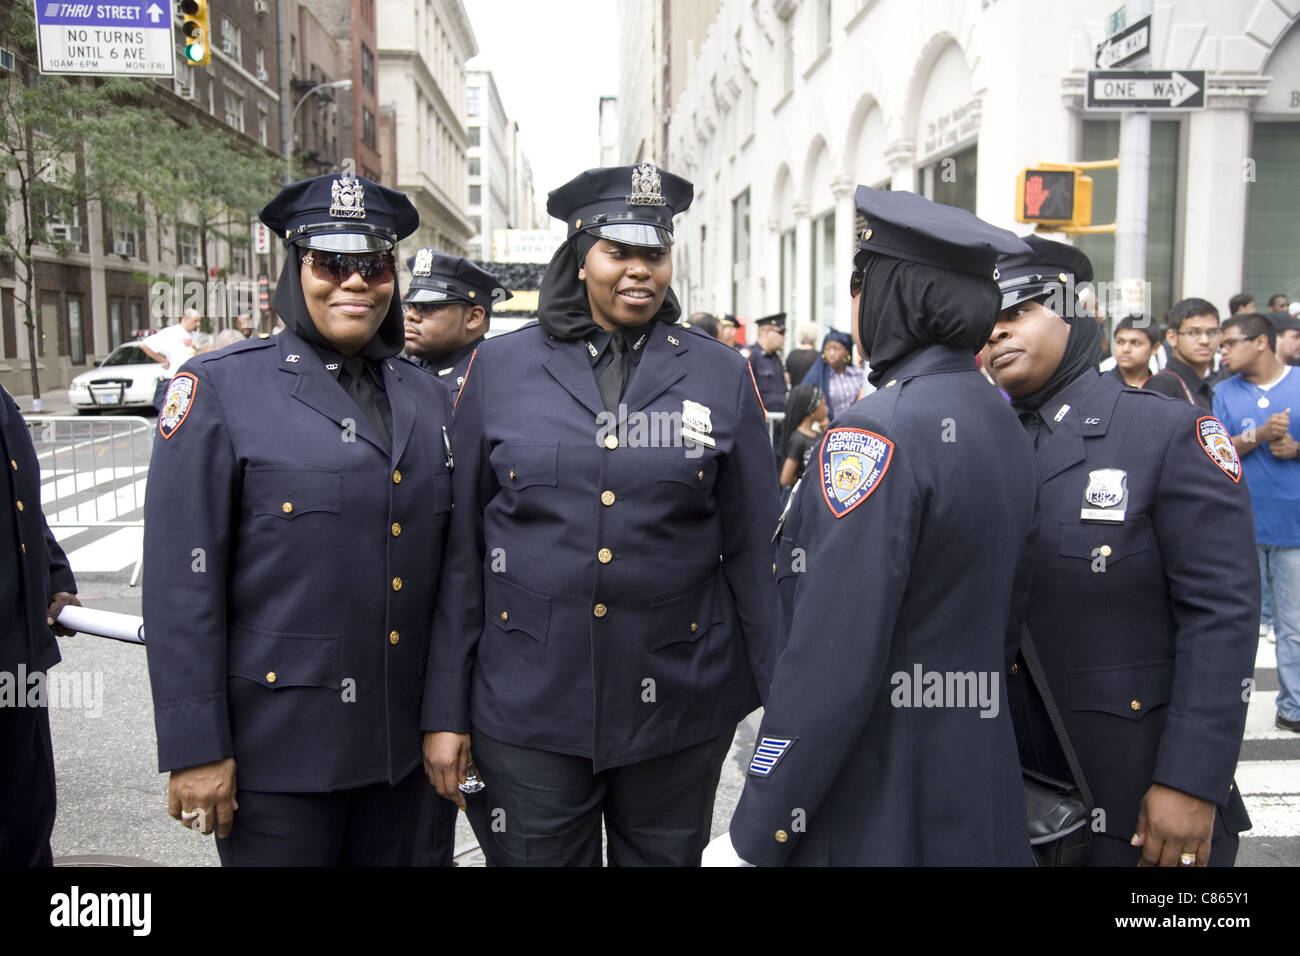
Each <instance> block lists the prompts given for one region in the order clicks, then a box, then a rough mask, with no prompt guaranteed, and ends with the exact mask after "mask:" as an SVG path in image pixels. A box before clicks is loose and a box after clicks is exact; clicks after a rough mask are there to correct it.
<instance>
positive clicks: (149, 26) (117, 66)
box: [35, 0, 176, 76]
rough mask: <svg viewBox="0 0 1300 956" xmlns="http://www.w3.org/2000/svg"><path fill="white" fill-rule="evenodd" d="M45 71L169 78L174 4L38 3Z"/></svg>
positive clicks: (165, 0) (147, 0) (132, 0)
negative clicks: (172, 5)
mask: <svg viewBox="0 0 1300 956" xmlns="http://www.w3.org/2000/svg"><path fill="white" fill-rule="evenodd" d="M35 8H36V46H37V49H38V51H39V54H40V65H41V72H42V73H88V74H94V75H97V76H171V75H172V74H173V73H174V72H175V69H176V67H175V61H174V59H173V57H174V49H173V48H174V47H175V45H176V43H175V40H174V39H173V37H172V12H171V0H111V2H105V3H101V2H86V0H82V2H76V3H65V2H62V0H35Z"/></svg>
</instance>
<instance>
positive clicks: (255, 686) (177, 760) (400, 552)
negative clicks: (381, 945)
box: [144, 330, 451, 792]
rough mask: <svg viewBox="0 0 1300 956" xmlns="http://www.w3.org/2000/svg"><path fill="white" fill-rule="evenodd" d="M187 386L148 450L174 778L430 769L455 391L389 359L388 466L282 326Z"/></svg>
mask: <svg viewBox="0 0 1300 956" xmlns="http://www.w3.org/2000/svg"><path fill="white" fill-rule="evenodd" d="M179 374H180V375H190V376H192V377H193V380H194V382H193V395H192V402H191V404H190V406H189V408H188V410H187V411H185V413H184V419H183V420H182V421H181V423H180V424H179V425H177V426H176V428H175V430H174V431H173V432H172V433H171V437H169V438H163V437H161V435H160V437H158V438H157V439H156V440H155V442H154V451H153V460H152V463H151V466H150V469H149V496H148V499H147V502H146V505H145V566H146V567H147V569H148V570H147V572H146V580H145V590H144V617H145V628H146V631H147V633H148V644H147V648H148V655H149V675H150V678H151V680H152V683H153V696H154V717H155V722H156V725H157V730H158V756H159V765H160V768H161V769H162V770H174V769H178V768H182V767H189V766H193V765H196V764H201V763H207V762H209V761H213V760H219V759H222V758H225V757H231V756H233V757H234V758H235V760H236V764H237V769H236V772H237V773H238V776H239V785H240V787H241V788H245V789H249V790H265V791H284V792H294V791H296V792H320V791H329V790H336V789H342V788H347V787H356V786H361V785H364V784H369V783H376V782H381V781H388V782H390V783H394V782H397V781H398V780H400V779H402V778H403V777H404V776H405V775H406V774H407V773H408V772H409V771H411V770H412V769H413V768H414V767H416V765H417V764H419V762H420V759H421V757H420V752H421V739H422V738H421V733H420V723H419V721H420V704H421V701H420V698H421V693H422V689H423V686H424V669H425V663H426V660H427V655H428V648H429V629H430V623H431V621H432V617H433V607H434V603H435V593H436V592H435V588H434V582H435V581H436V580H437V575H438V571H439V566H440V563H441V556H442V549H443V545H444V539H445V528H446V523H447V517H448V515H449V513H450V510H451V476H450V474H449V473H448V468H447V461H446V458H447V456H446V453H445V450H444V443H443V425H444V423H445V422H446V421H447V419H448V415H449V403H448V400H447V393H446V390H445V389H444V388H443V387H442V386H440V385H438V384H437V382H436V381H435V380H434V379H433V378H432V377H430V376H429V374H428V373H427V372H424V371H422V370H420V369H417V368H413V367H412V366H411V365H409V364H408V363H406V362H402V361H399V360H397V359H396V358H393V359H388V360H386V361H384V362H383V375H384V388H385V391H386V393H387V396H388V401H389V404H390V405H391V407H392V433H393V434H392V438H393V440H392V453H391V456H390V454H389V453H388V452H385V451H384V450H383V447H382V444H381V442H380V439H379V437H378V436H377V435H376V433H375V430H374V427H373V426H372V425H371V424H370V422H369V420H368V419H367V418H366V416H365V415H363V414H360V412H359V410H358V409H357V407H356V405H355V404H354V403H353V402H352V400H351V399H350V398H349V397H348V395H347V393H345V392H344V391H343V389H342V388H341V387H340V386H339V384H338V382H337V381H335V379H334V377H333V376H332V375H331V374H330V373H329V372H328V371H327V370H326V369H325V367H324V365H323V363H322V361H321V359H320V358H319V356H318V355H317V354H316V352H315V351H313V350H312V348H311V346H310V345H308V344H307V343H306V342H305V341H303V340H302V339H301V338H299V337H298V336H296V335H294V334H293V333H292V332H290V331H288V330H286V331H283V332H281V333H280V334H279V335H277V336H275V337H274V338H272V339H259V340H250V341H248V342H244V343H241V344H238V345H233V346H231V347H229V348H226V349H222V350H221V351H218V352H212V353H209V354H205V355H200V356H198V357H196V358H194V359H192V360H190V361H189V362H187V363H186V364H185V366H184V368H183V369H182V370H181V372H180V373H179ZM178 377H179V376H178ZM160 431H161V429H160ZM199 549H202V552H201V555H200V550H199ZM200 556H202V558H203V561H202V564H201V565H200V563H199V559H200ZM199 567H202V570H197V569H198V568H199Z"/></svg>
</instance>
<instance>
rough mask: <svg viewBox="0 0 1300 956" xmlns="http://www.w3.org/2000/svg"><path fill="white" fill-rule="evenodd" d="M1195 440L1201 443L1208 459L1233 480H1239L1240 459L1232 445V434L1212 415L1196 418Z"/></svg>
mask: <svg viewBox="0 0 1300 956" xmlns="http://www.w3.org/2000/svg"><path fill="white" fill-rule="evenodd" d="M1196 440H1197V441H1199V442H1200V443H1201V447H1202V448H1203V449H1205V453H1206V454H1207V455H1209V456H1210V461H1212V462H1214V463H1215V464H1216V465H1218V466H1219V468H1220V470H1222V472H1223V473H1224V474H1225V475H1227V476H1228V477H1229V478H1231V479H1232V480H1233V481H1234V482H1235V481H1241V459H1240V458H1239V457H1237V449H1236V448H1235V447H1233V444H1232V436H1231V435H1230V434H1228V429H1226V428H1224V427H1223V423H1222V422H1220V421H1219V420H1218V419H1217V418H1215V417H1214V416H1213V415H1206V416H1205V417H1204V418H1198V419H1197V420H1196Z"/></svg>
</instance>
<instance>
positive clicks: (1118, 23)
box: [1106, 4, 1128, 37]
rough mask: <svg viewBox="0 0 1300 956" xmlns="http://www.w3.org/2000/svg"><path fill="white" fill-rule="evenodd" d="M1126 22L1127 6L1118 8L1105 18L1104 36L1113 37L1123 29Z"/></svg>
mask: <svg viewBox="0 0 1300 956" xmlns="http://www.w3.org/2000/svg"><path fill="white" fill-rule="evenodd" d="M1127 22H1128V5H1127V4H1125V5H1124V6H1122V7H1120V8H1119V9H1118V10H1116V11H1115V12H1114V13H1112V14H1111V15H1110V16H1108V17H1107V18H1106V36H1108V37H1113V36H1114V35H1115V34H1116V33H1119V31H1120V30H1123V29H1124V24H1126V23H1127Z"/></svg>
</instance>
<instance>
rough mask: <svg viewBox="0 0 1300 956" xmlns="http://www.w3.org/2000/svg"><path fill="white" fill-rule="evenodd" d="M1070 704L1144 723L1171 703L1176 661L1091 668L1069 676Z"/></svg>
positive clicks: (1075, 707) (1071, 673)
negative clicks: (1156, 710) (1151, 715)
mask: <svg viewBox="0 0 1300 956" xmlns="http://www.w3.org/2000/svg"><path fill="white" fill-rule="evenodd" d="M1068 677H1069V684H1070V704H1071V706H1072V707H1073V709H1075V710H1099V711H1101V712H1103V713H1107V714H1114V715H1115V716H1116V717H1124V718H1126V719H1128V720H1141V719H1142V718H1143V717H1145V716H1146V715H1147V714H1149V713H1151V711H1152V710H1154V709H1155V708H1157V707H1161V706H1163V705H1165V704H1168V703H1169V697H1170V693H1171V691H1172V690H1173V685H1174V662H1173V661H1150V662H1147V663H1143V664H1121V665H1119V666H1117V667H1090V668H1087V669H1085V670H1075V671H1070V672H1069V673H1068Z"/></svg>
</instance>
